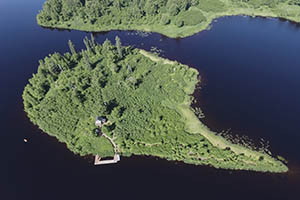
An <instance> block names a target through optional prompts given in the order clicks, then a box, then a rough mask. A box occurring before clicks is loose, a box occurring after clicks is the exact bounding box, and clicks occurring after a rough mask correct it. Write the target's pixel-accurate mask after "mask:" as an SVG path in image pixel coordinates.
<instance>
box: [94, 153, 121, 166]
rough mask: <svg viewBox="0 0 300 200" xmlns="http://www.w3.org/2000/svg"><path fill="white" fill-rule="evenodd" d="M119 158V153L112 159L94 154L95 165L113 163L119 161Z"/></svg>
mask: <svg viewBox="0 0 300 200" xmlns="http://www.w3.org/2000/svg"><path fill="white" fill-rule="evenodd" d="M120 160H121V159H120V155H119V154H115V155H114V158H113V159H112V160H101V157H100V156H99V155H96V156H95V162H94V164H95V165H106V164H114V163H117V162H119V161H120Z"/></svg>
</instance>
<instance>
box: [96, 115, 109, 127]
mask: <svg viewBox="0 0 300 200" xmlns="http://www.w3.org/2000/svg"><path fill="white" fill-rule="evenodd" d="M106 122H107V119H106V118H105V117H97V118H96V122H95V125H96V126H98V127H101V126H103V124H105V123H106Z"/></svg>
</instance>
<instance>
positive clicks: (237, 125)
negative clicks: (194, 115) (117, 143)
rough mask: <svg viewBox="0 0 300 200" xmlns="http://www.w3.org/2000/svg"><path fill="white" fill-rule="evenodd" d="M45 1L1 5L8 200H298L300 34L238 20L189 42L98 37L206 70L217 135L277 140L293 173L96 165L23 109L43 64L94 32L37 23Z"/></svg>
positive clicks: (135, 160)
mask: <svg viewBox="0 0 300 200" xmlns="http://www.w3.org/2000/svg"><path fill="white" fill-rule="evenodd" d="M42 2H43V1H27V2H26V3H25V2H18V1H6V0H4V1H1V2H0V13H1V14H2V15H4V17H3V18H1V19H0V23H1V25H2V27H5V28H3V29H1V32H0V35H1V39H0V40H1V47H0V52H1V60H2V62H1V73H0V75H1V79H0V83H1V92H2V98H1V104H0V105H1V107H0V108H1V113H2V115H1V126H2V132H1V138H3V139H2V141H3V143H2V147H3V148H4V149H6V151H5V152H4V155H3V156H4V159H3V164H2V165H1V173H3V176H2V178H1V179H2V182H3V193H2V194H3V196H4V197H6V199H41V198H43V199H54V198H55V199H62V198H67V199H69V198H73V199H80V198H84V199H86V198H94V197H95V193H94V192H95V191H99V192H100V193H102V194H103V196H106V197H109V196H111V194H115V196H117V197H120V198H122V197H123V198H124V197H131V198H137V197H141V196H142V195H144V196H145V195H146V196H147V197H148V198H155V197H157V196H158V195H159V196H160V197H162V198H164V197H165V198H187V197H189V198H198V197H200V195H201V197H206V198H211V199H217V198H220V197H223V198H225V199H228V198H231V199H241V198H243V199H254V198H255V199H297V198H298V196H297V195H298V192H297V189H298V186H299V185H298V184H299V180H300V179H299V163H300V160H299V156H298V155H299V148H298V147H299V141H300V140H299V138H300V136H299V131H298V130H299V128H300V125H299V123H298V119H297V117H298V114H299V113H300V112H299V106H298V102H299V92H298V88H299V66H300V65H299V53H298V52H299V46H300V45H299V41H300V38H299V35H300V34H299V33H300V30H299V28H297V27H296V26H294V25H292V24H290V23H288V22H282V21H279V20H274V19H262V18H254V19H251V18H244V17H229V18H222V19H219V20H218V21H217V22H216V23H214V24H213V26H212V28H211V30H209V31H204V32H201V33H198V34H196V35H194V36H191V37H188V38H185V39H180V40H176V39H169V38H166V37H164V36H161V35H159V34H151V35H150V36H148V37H145V38H144V37H139V36H138V35H135V32H117V31H116V32H109V33H103V34H97V41H98V42H101V41H103V40H104V39H105V38H109V39H111V40H113V39H114V37H115V36H116V35H119V36H120V38H121V39H122V41H123V43H124V44H126V43H127V44H131V45H135V46H137V47H140V48H144V49H146V50H149V49H151V47H152V46H156V47H158V48H159V49H162V50H163V51H164V52H163V56H165V57H167V58H170V59H172V60H178V61H179V62H182V63H184V64H188V65H190V66H193V67H196V68H197V69H198V70H199V71H200V73H201V75H202V79H203V81H204V84H203V85H202V90H201V92H200V93H198V95H199V101H198V102H201V108H202V110H203V111H204V114H205V116H206V119H204V120H205V123H206V124H207V125H208V126H209V127H210V128H212V129H214V130H217V131H221V130H226V129H229V128H231V132H232V133H234V134H241V135H243V134H244V135H247V136H249V137H250V138H252V139H254V140H259V138H261V137H262V138H265V139H266V140H268V141H270V144H271V145H272V146H271V147H270V148H271V150H272V152H274V153H275V154H276V153H278V154H280V155H283V156H284V157H286V158H287V159H288V160H289V167H290V169H291V172H290V173H289V174H287V175H283V176H276V175H275V176H274V175H269V174H260V173H253V172H230V171H222V170H215V169H212V168H208V167H199V166H191V165H185V164H182V163H173V162H168V161H164V160H156V159H155V158H142V157H132V158H128V159H125V160H122V162H121V163H120V164H118V165H115V166H107V167H103V168H102V167H101V168H95V167H94V166H92V162H91V161H90V160H89V159H82V158H80V157H77V156H75V155H73V154H72V153H70V152H69V151H68V150H67V149H66V148H65V146H64V145H62V144H60V143H58V142H57V141H56V140H55V139H54V138H51V137H48V136H46V135H45V134H43V133H41V132H40V131H39V130H37V129H36V127H34V126H32V125H31V123H30V122H29V121H28V118H27V116H26V115H25V113H24V112H23V105H22V100H21V94H22V91H23V88H24V86H25V84H26V83H27V80H28V78H29V77H30V76H31V74H32V73H34V72H36V68H37V65H38V62H37V61H38V60H39V59H41V58H43V57H44V56H45V55H47V54H49V53H52V52H54V51H59V52H65V51H67V50H68V46H67V40H68V39H72V41H74V43H75V45H76V47H77V48H83V45H81V44H82V42H81V41H82V38H83V37H84V36H86V35H89V33H84V32H79V31H71V32H69V31H62V32H61V31H57V30H54V31H51V30H49V29H42V28H40V27H39V26H37V25H36V22H35V15H36V11H37V10H38V9H40V8H41V4H42ZM16 3H18V6H16ZM8 11H11V12H8ZM18 13H21V14H20V15H21V16H22V17H21V18H22V20H20V16H19V15H18ZM14 16H15V17H14ZM125 41H126V42H125ZM195 95H197V94H195ZM200 99H201V101H200ZM24 137H26V138H28V143H27V144H24V143H23V138H24ZM89 162H90V163H89ZM103 180H105V181H103ZM2 182H1V184H2ZM116 187H117V189H116ZM116 191H117V192H116Z"/></svg>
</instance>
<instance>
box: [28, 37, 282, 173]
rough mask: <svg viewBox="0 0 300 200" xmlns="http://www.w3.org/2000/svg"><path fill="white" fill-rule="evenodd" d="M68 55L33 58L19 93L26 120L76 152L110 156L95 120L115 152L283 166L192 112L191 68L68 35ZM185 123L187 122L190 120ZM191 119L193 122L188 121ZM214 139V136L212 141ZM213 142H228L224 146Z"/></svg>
mask: <svg viewBox="0 0 300 200" xmlns="http://www.w3.org/2000/svg"><path fill="white" fill-rule="evenodd" d="M68 44H69V47H70V52H71V53H65V54H63V55H61V54H59V53H53V54H51V55H49V56H47V57H46V58H45V59H43V60H40V62H39V67H38V71H37V73H36V74H34V75H33V77H32V78H31V79H30V80H29V83H28V84H27V85H26V87H25V89H24V92H23V99H24V108H25V111H26V112H27V114H28V116H29V118H30V120H31V121H32V122H33V123H34V124H36V125H37V126H38V127H39V128H40V129H42V130H43V131H44V132H46V133H48V134H49V135H51V136H55V137H56V138H57V139H58V140H59V141H61V142H64V143H66V145H67V147H68V148H69V149H70V150H71V151H73V152H74V153H77V154H80V155H96V154H98V155H100V156H101V157H108V156H112V155H113V154H114V149H113V146H112V144H111V143H110V141H109V140H108V139H107V138H105V137H102V136H100V135H99V134H97V132H96V128H97V127H96V126H95V120H96V118H97V117H98V116H105V117H106V118H107V119H108V120H109V123H108V124H107V125H105V126H104V127H102V130H101V131H102V132H103V133H105V134H106V135H108V136H109V137H110V138H112V139H113V140H114V142H115V143H116V144H117V145H118V147H119V149H120V152H121V154H122V155H125V156H126V155H131V154H136V155H152V156H158V157H162V158H166V159H169V160H180V161H184V162H186V163H192V164H204V165H211V166H214V167H221V168H230V169H249V170H257V171H273V172H283V171H286V170H287V168H286V167H285V166H284V165H283V164H282V163H281V162H280V161H277V160H275V159H273V158H271V157H270V156H269V155H267V154H264V153H260V152H255V151H253V150H251V149H246V148H245V147H237V146H234V145H233V144H230V143H227V142H223V139H222V138H220V137H219V136H216V135H214V133H212V132H210V131H209V129H207V128H206V127H205V126H204V125H203V124H202V123H201V122H200V121H199V120H198V118H196V116H195V115H194V113H193V112H192V111H191V108H190V104H191V101H192V97H191V96H190V95H191V94H192V93H193V91H194V89H195V85H196V84H197V83H198V81H199V80H198V79H197V76H198V72H197V70H195V69H192V68H189V67H188V66H186V65H182V64H180V63H177V62H172V61H169V60H165V59H161V58H159V57H157V56H155V55H153V54H150V53H148V52H145V51H141V50H138V49H133V48H132V47H130V46H126V47H125V46H122V45H121V40H120V38H118V37H116V45H113V44H112V43H111V42H110V41H109V40H106V41H105V42H104V43H103V44H102V45H100V44H97V42H96V41H95V39H94V38H93V37H92V38H91V39H88V38H85V39H84V44H85V46H86V49H85V50H81V51H78V50H76V48H75V46H74V45H73V43H72V42H71V41H69V42H68ZM191 122H192V123H191ZM196 124H197V126H195V125H196ZM216 141H218V142H217V143H218V144H217V145H216ZM219 144H226V145H227V144H228V145H227V146H226V148H225V147H222V146H219Z"/></svg>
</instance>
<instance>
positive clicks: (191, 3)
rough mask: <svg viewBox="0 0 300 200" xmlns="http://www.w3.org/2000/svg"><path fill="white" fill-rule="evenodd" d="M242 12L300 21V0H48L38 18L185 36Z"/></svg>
mask: <svg viewBox="0 0 300 200" xmlns="http://www.w3.org/2000/svg"><path fill="white" fill-rule="evenodd" d="M241 14H244V15H250V16H269V17H281V18H286V19H289V20H292V21H296V22H300V0H47V1H46V2H45V4H44V6H43V9H42V11H41V12H40V13H39V14H38V16H37V20H38V23H39V24H40V25H42V26H46V27H53V28H68V29H78V30H85V31H106V30H113V29H120V30H142V31H154V32H159V33H163V34H165V35H167V36H170V37H184V36H187V35H192V34H194V33H196V32H199V31H200V30H203V29H205V28H207V27H208V26H209V24H210V23H211V22H212V20H213V19H215V18H217V17H221V16H228V15H241Z"/></svg>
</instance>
